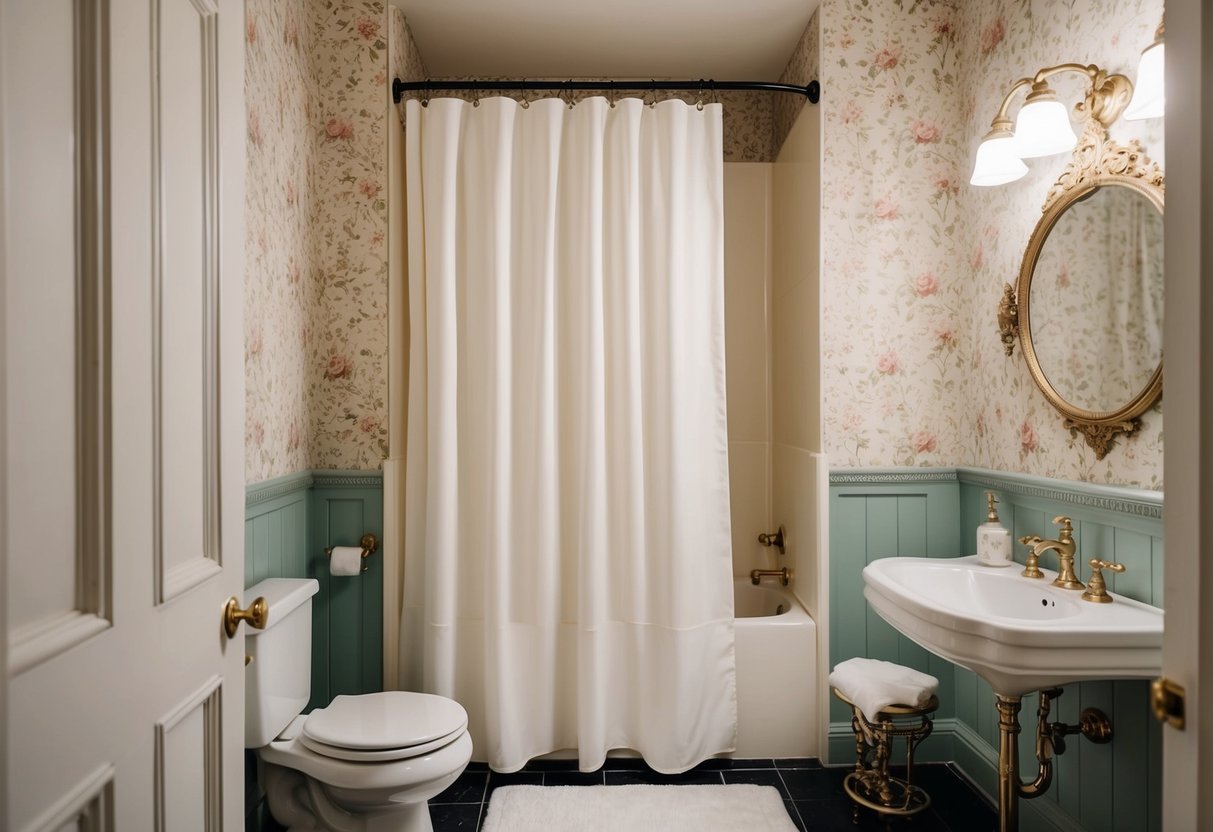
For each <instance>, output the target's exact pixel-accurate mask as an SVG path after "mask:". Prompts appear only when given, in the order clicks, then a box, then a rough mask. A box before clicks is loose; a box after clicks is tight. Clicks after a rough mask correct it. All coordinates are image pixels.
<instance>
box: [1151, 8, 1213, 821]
mask: <svg viewBox="0 0 1213 832" xmlns="http://www.w3.org/2000/svg"><path fill="white" fill-rule="evenodd" d="M1166 72H1167V81H1166V83H1167V99H1168V102H1167V103H1168V105H1169V106H1168V108H1167V131H1166V150H1167V152H1166V160H1167V169H1168V170H1169V171H1170V172H1171V173H1172V174H1173V175H1171V176H1170V177H1168V180H1167V222H1166V298H1167V325H1166V333H1165V338H1166V341H1165V345H1164V352H1165V353H1166V356H1167V381H1166V414H1167V415H1166V419H1167V426H1166V429H1167V439H1166V444H1165V446H1164V457H1163V466H1164V470H1165V471H1166V489H1167V497H1166V506H1165V510H1164V520H1165V539H1166V546H1167V562H1166V567H1165V570H1164V604H1163V605H1164V607H1165V608H1166V611H1167V628H1166V634H1165V636H1164V643H1163V673H1164V674H1165V675H1166V676H1168V677H1170V678H1171V679H1172V680H1174V681H1175V682H1178V683H1179V684H1181V685H1183V686H1184V688H1185V690H1186V695H1187V709H1186V710H1187V714H1186V722H1187V725H1186V727H1185V729H1184V730H1183V731H1177V730H1175V729H1173V728H1170V727H1164V728H1163V779H1162V782H1163V828H1164V829H1167V830H1174V832H1180V830H1189V829H1209V828H1213V806H1210V805H1209V804H1208V802H1207V801H1203V800H1202V799H1201V797H1202V795H1207V794H1208V793H1209V790H1210V789H1211V788H1213V716H1210V715H1209V714H1205V713H1204V712H1203V709H1202V708H1201V703H1202V700H1204V699H1207V697H1205V696H1203V695H1202V694H1203V693H1204V692H1205V691H1213V604H1208V603H1205V604H1202V603H1201V599H1202V598H1208V597H1213V560H1211V561H1209V562H1207V563H1206V562H1205V559H1204V556H1203V555H1204V551H1207V550H1209V549H1210V545H1209V541H1210V540H1213V482H1208V481H1207V477H1208V476H1209V475H1210V474H1213V441H1210V439H1209V437H1211V436H1213V361H1211V360H1209V357H1210V356H1213V145H1210V144H1209V142H1208V135H1207V133H1208V127H1209V126H1210V122H1211V121H1213V102H1211V101H1210V96H1211V95H1213V10H1211V9H1208V8H1206V7H1205V2H1203V0H1170V2H1169V3H1168V4H1167V67H1166ZM1202 139H1203V140H1202ZM1176 172H1178V174H1179V175H1174V174H1175V173H1176Z"/></svg>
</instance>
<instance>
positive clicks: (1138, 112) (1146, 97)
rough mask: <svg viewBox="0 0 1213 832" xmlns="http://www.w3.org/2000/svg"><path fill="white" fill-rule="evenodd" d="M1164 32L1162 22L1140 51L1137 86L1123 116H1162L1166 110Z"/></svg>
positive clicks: (1130, 117)
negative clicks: (1151, 38)
mask: <svg viewBox="0 0 1213 832" xmlns="http://www.w3.org/2000/svg"><path fill="white" fill-rule="evenodd" d="M1165 34H1166V32H1165V28H1164V26H1163V24H1162V23H1159V24H1158V29H1156V30H1155V32H1154V42H1153V43H1151V44H1150V45H1149V46H1147V47H1146V48H1145V49H1143V50H1142V52H1141V62H1140V63H1138V64H1137V86H1136V87H1135V88H1134V90H1133V100H1132V101H1130V102H1129V106H1128V107H1126V108H1125V118H1126V119H1129V120H1130V121H1136V120H1137V119H1144V118H1162V117H1163V114H1164V112H1165V111H1166V104H1167V94H1166V86H1165V84H1164V80H1165V79H1164V75H1165V73H1164V72H1163V64H1164V61H1163V37H1164V35H1165Z"/></svg>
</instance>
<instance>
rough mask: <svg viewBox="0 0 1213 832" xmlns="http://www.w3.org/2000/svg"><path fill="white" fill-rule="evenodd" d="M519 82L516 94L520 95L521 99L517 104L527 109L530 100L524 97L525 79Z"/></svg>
mask: <svg viewBox="0 0 1213 832" xmlns="http://www.w3.org/2000/svg"><path fill="white" fill-rule="evenodd" d="M520 83H521V84H522V86H520V87H519V88H518V95H519V96H521V97H522V101H521V102H519V104H518V106H519V107H521V108H522V109H524V110H529V109H530V108H531V100H530V99H529V98H527V97H526V79H525V78H523V79H522V80H521V82H520Z"/></svg>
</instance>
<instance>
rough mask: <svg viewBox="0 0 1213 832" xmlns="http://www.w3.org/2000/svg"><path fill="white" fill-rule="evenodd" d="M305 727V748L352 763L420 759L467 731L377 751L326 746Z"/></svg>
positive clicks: (303, 734) (303, 739) (460, 729)
mask: <svg viewBox="0 0 1213 832" xmlns="http://www.w3.org/2000/svg"><path fill="white" fill-rule="evenodd" d="M306 729H307V726H306V725H305V726H304V733H302V734H300V735H299V742H301V743H303V744H304V745H305V746H307V748H308V749H310V750H312V751H315V752H316V753H317V754H321V755H323V756H325V757H332V758H333V759H334V760H349V761H350V762H353V763H382V762H386V761H389V760H405V759H408V758H409V757H420V756H422V755H425V754H428V753H429V752H431V751H437V750H438V749H439V748H442V747H443V746H444V745H449V744H450V743H452V742H453V741H454V740H455V739H456V738H458V736H459V735H460V734H463V733H464V732H465V731H466V730H467V726H466V725H463V726H460V727H459V728H457V729H455V730H454V731H452V732H451V733H449V734H447V735H446V736H443V737H439V738H438V739H436V740H431V741H429V742H426V743H422V744H420V745H409V746H405V747H403V748H378V749H360V748H344V747H342V746H339V745H328V744H327V743H323V742H320V741H319V740H316V739H313V738H312V737H309V736H308V735H307V730H306Z"/></svg>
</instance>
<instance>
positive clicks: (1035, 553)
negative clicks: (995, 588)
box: [1019, 515, 1086, 589]
mask: <svg viewBox="0 0 1213 832" xmlns="http://www.w3.org/2000/svg"><path fill="white" fill-rule="evenodd" d="M1053 522H1054V523H1055V524H1057V525H1059V526H1061V532H1060V533H1059V534H1058V535H1057V539H1056V540H1050V539H1049V538H1047V537H1041V536H1040V535H1035V534H1033V535H1025V536H1023V537H1021V538H1019V542H1020V543H1022V544H1023V545H1025V546H1030V547H1031V551H1029V552H1028V563H1027V565H1026V566H1025V567H1024V570H1023V572H1022V573H1021V574H1023V575H1024V576H1026V577H1028V578H1043V577H1044V573H1043V572H1041V571H1040V567H1039V566H1038V565H1037V564H1038V562H1039V560H1040V556H1041V555H1043V554H1044V553H1045V552H1047V551H1049V550H1050V549H1052V550H1053V551H1055V552H1057V561H1058V564H1059V565H1058V568H1057V577H1056V578H1055V579H1054V580H1053V586H1059V587H1061V588H1062V589H1085V588H1086V586H1085V584H1083V582H1082V581H1080V580H1078V576H1077V575H1076V574H1074V552H1075V551H1076V550H1077V549H1078V546H1077V545H1076V544H1075V543H1074V526H1073V524H1072V523H1071V522H1070V518H1069V517H1066V516H1064V515H1063V516H1061V517H1054V518H1053Z"/></svg>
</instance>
